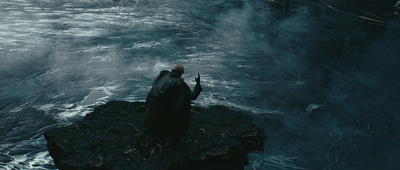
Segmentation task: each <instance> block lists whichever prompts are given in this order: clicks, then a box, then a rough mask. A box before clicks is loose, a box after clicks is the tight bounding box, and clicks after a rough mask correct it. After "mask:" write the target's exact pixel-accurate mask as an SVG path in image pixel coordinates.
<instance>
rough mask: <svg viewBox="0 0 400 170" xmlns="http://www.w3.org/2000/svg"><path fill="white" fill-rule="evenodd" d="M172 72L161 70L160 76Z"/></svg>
mask: <svg viewBox="0 0 400 170" xmlns="http://www.w3.org/2000/svg"><path fill="white" fill-rule="evenodd" d="M169 72H170V71H168V70H161V71H160V75H165V74H168V73H169Z"/></svg>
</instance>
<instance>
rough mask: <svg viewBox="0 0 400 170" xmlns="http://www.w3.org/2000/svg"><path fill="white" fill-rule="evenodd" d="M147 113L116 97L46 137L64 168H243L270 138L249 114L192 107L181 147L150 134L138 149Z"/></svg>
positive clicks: (57, 163)
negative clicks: (137, 140)
mask: <svg viewBox="0 0 400 170" xmlns="http://www.w3.org/2000/svg"><path fill="white" fill-rule="evenodd" d="M144 117H145V107H144V103H142V102H126V101H112V102H108V103H107V104H104V105H101V106H98V107H97V108H95V109H94V111H93V112H92V113H89V114H87V115H86V116H85V117H84V118H83V120H82V121H79V122H77V123H75V124H72V125H70V126H65V127H60V128H55V129H51V130H49V131H46V132H45V133H44V136H45V138H46V139H47V147H48V149H49V153H50V155H51V156H52V158H53V160H54V163H55V165H56V166H57V167H58V168H59V169H243V167H244V166H245V165H248V158H247V154H248V153H250V152H262V151H263V147H264V140H265V138H266V135H265V134H264V130H263V129H262V128H260V127H258V126H256V125H255V124H254V123H253V122H252V118H251V116H249V115H247V114H245V113H240V112H237V111H233V110H230V109H228V108H226V107H224V106H212V107H210V108H200V107H192V120H191V125H190V129H189V132H188V134H186V135H184V136H183V138H182V140H183V144H182V145H181V146H180V147H179V148H175V147H172V145H171V142H170V141H171V140H170V139H169V138H168V137H160V136H156V135H151V134H148V135H146V136H145V137H144V138H143V139H142V140H141V145H142V146H143V148H142V149H141V150H136V149H135V148H134V147H133V144H134V141H135V140H136V137H137V134H138V132H139V131H140V129H141V128H142V127H143V121H144Z"/></svg>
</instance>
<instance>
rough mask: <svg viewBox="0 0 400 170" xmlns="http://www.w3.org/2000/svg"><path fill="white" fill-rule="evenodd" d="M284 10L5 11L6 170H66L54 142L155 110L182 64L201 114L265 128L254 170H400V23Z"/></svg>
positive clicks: (82, 0)
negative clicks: (51, 138)
mask: <svg viewBox="0 0 400 170" xmlns="http://www.w3.org/2000/svg"><path fill="white" fill-rule="evenodd" d="M295 2H297V1H295ZM271 3H272V1H259V0H256V1H247V0H243V1H241V0H233V1H223V0H213V1H211V0H199V1H178V0H166V1H154V0H146V1H142V0H138V1H122V0H121V1H106V0H102V1H101V0H79V1H78V0H57V1H53V0H47V1H46V0H39V1H28V0H4V1H1V2H0V60H1V62H0V87H1V89H0V169H56V167H55V166H54V165H53V162H52V159H51V157H50V156H49V154H48V152H47V151H48V150H47V148H46V140H45V139H44V137H43V135H42V134H43V132H44V131H46V130H48V129H51V128H56V127H60V126H65V125H69V124H72V123H74V122H76V121H79V120H80V119H81V118H82V117H83V116H84V115H85V114H87V113H89V112H91V111H92V110H93V108H95V107H96V106H98V105H100V104H104V103H106V102H107V101H111V100H127V101H144V100H145V97H146V95H147V93H148V91H149V90H150V88H151V85H152V82H153V81H154V78H155V77H156V76H157V75H158V73H159V71H161V70H163V69H167V70H169V69H171V68H172V67H173V66H174V65H175V64H177V63H182V64H183V65H184V66H185V67H186V69H185V74H184V75H183V78H185V81H186V82H187V83H188V84H189V86H191V87H192V88H193V87H194V83H195V81H194V77H195V76H196V75H197V73H198V72H199V73H200V74H201V76H202V77H201V80H202V86H203V89H204V90H203V93H202V94H201V95H200V97H199V98H198V99H197V100H196V101H194V102H193V104H194V105H198V106H203V107H208V106H211V105H225V106H228V107H232V108H235V109H239V110H242V111H243V112H246V113H249V114H253V115H254V116H255V117H256V119H255V122H256V123H258V124H259V125H260V126H262V127H264V128H265V130H266V133H267V135H268V138H267V140H266V142H265V152H264V153H255V154H250V155H249V158H250V165H249V166H247V167H246V169H248V170H250V169H398V168H400V163H399V162H400V158H399V157H398V153H400V148H399V145H398V141H399V139H400V136H399V134H398V133H397V132H398V131H399V130H400V127H399V124H398V122H399V120H400V119H399V111H400V106H399V98H398V96H400V94H399V89H398V85H399V83H400V82H399V81H400V77H399V73H400V67H399V66H398V65H399V56H400V55H399V54H400V53H399V46H398V44H400V43H399V39H398V38H399V34H398V33H397V32H396V31H394V30H396V29H397V30H398V28H399V27H398V24H396V23H395V22H386V24H387V25H386V26H385V25H384V26H382V25H381V26H379V25H376V24H375V25H374V24H371V23H369V22H368V21H365V20H363V19H360V18H354V17H353V16H349V15H345V14H342V13H339V12H338V13H335V11H333V10H332V9H330V8H328V7H326V6H316V5H315V4H314V5H312V4H308V5H306V4H303V5H299V6H297V7H296V8H294V7H293V9H292V10H291V11H290V12H287V13H285V12H283V9H280V8H277V7H276V6H274V7H273V6H271ZM276 4H279V2H277V3H276ZM278 6H279V5H278ZM331 16H335V17H331ZM323 17H325V18H323ZM372 33H374V34H372ZM371 35H373V36H371ZM396 44H397V45H396ZM312 106H314V107H312ZM308 107H309V110H308V111H307V110H306V109H307V108H308ZM263 113H267V115H270V116H271V117H270V119H267V118H266V117H265V114H263ZM257 117H258V118H257Z"/></svg>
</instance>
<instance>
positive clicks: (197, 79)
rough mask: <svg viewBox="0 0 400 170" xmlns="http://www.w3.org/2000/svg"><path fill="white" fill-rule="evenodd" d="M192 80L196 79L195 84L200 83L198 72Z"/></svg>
mask: <svg viewBox="0 0 400 170" xmlns="http://www.w3.org/2000/svg"><path fill="white" fill-rule="evenodd" d="M194 80H196V83H197V84H200V73H197V77H194Z"/></svg>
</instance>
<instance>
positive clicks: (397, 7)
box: [394, 0, 400, 16]
mask: <svg viewBox="0 0 400 170" xmlns="http://www.w3.org/2000/svg"><path fill="white" fill-rule="evenodd" d="M394 11H395V12H394V15H397V16H398V15H399V11H400V0H399V1H397V2H396V4H394Z"/></svg>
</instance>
